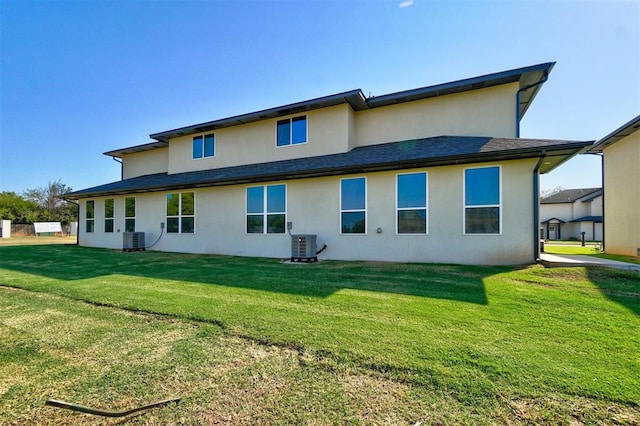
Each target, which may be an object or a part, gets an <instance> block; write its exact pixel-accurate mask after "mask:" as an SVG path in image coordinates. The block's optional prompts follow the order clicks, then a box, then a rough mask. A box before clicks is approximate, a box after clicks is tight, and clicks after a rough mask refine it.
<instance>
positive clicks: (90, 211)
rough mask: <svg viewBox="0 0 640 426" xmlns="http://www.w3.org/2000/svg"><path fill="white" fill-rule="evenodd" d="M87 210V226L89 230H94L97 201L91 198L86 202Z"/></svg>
mask: <svg viewBox="0 0 640 426" xmlns="http://www.w3.org/2000/svg"><path fill="white" fill-rule="evenodd" d="M85 207H86V212H85V219H86V222H85V223H86V225H87V226H86V228H87V232H93V229H94V220H95V217H96V216H95V214H96V212H95V201H93V200H89V201H87V204H86V206H85Z"/></svg>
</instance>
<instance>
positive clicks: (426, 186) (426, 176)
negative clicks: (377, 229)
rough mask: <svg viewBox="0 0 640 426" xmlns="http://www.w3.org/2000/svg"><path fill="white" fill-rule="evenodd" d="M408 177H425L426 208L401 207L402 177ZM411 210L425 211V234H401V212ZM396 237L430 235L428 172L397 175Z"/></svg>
mask: <svg viewBox="0 0 640 426" xmlns="http://www.w3.org/2000/svg"><path fill="white" fill-rule="evenodd" d="M407 175H424V190H425V194H424V207H413V206H412V207H399V204H400V203H399V201H400V199H399V198H400V197H399V196H400V179H399V177H400V176H407ZM411 210H424V215H425V218H424V222H425V224H424V227H425V229H424V232H400V218H399V217H398V214H399V212H401V211H411ZM396 235H429V173H428V172H427V171H415V172H405V173H397V174H396Z"/></svg>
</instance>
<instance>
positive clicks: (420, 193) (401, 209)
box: [396, 173, 427, 234]
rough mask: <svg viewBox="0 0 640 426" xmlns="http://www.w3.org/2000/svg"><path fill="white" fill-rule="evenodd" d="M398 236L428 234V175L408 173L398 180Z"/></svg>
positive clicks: (398, 177) (399, 176) (400, 176)
mask: <svg viewBox="0 0 640 426" xmlns="http://www.w3.org/2000/svg"><path fill="white" fill-rule="evenodd" d="M396 184H397V186H396V218H397V228H396V229H397V232H398V234H426V233H427V174H426V173H407V174H401V175H398V176H397V178H396Z"/></svg>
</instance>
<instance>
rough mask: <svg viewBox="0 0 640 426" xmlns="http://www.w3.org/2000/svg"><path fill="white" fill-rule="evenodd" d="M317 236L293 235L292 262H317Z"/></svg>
mask: <svg viewBox="0 0 640 426" xmlns="http://www.w3.org/2000/svg"><path fill="white" fill-rule="evenodd" d="M316 239H317V235H292V236H291V261H292V262H317V261H318V254H317V253H316V251H317V243H316Z"/></svg>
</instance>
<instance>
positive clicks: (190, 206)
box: [167, 192, 196, 234]
mask: <svg viewBox="0 0 640 426" xmlns="http://www.w3.org/2000/svg"><path fill="white" fill-rule="evenodd" d="M195 201H196V194H195V193H194V192H181V193H178V192H176V193H172V194H167V233H169V234H193V233H194V232H195V228H196V202H195Z"/></svg>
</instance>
